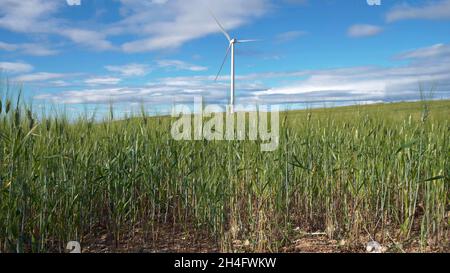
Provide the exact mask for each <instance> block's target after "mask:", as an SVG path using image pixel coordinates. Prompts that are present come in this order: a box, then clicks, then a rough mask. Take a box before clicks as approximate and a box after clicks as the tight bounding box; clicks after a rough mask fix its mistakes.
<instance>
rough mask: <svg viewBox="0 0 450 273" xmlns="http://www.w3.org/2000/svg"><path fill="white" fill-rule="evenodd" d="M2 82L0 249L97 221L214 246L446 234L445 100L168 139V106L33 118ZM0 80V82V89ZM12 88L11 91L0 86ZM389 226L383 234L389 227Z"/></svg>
mask: <svg viewBox="0 0 450 273" xmlns="http://www.w3.org/2000/svg"><path fill="white" fill-rule="evenodd" d="M6 93H8V92H3V95H2V96H0V98H1V102H0V109H1V110H0V250H1V251H3V252H5V251H6V252H45V251H63V249H64V246H65V244H66V243H67V242H68V241H71V240H79V241H81V242H82V243H83V240H84V238H85V237H86V236H87V235H89V234H91V233H93V232H94V231H95V229H96V227H99V226H100V227H102V228H104V229H105V230H106V232H108V233H109V234H111V235H113V237H114V238H115V240H116V241H119V240H120V239H121V238H122V237H123V236H125V235H126V233H127V232H129V231H130V230H132V229H133V228H137V227H140V228H142V229H143V230H144V231H145V232H146V234H147V235H148V236H149V238H152V236H154V235H155V233H157V232H158V228H157V227H158V226H161V224H166V225H167V224H170V225H174V226H178V227H180V228H185V229H186V230H191V231H192V232H195V229H202V230H206V231H207V232H208V233H209V234H210V235H211V238H214V240H216V241H217V242H219V243H220V245H221V249H222V250H223V251H234V246H233V244H232V242H233V240H236V239H246V240H249V242H250V249H251V250H253V251H277V250H280V249H281V247H282V246H283V245H286V244H289V240H290V239H291V238H292V230H293V229H294V228H295V227H300V228H301V229H303V230H311V231H324V232H326V233H327V234H328V236H329V237H330V238H346V239H347V240H350V241H353V242H355V243H357V242H359V240H360V239H361V236H366V235H368V236H371V237H372V238H375V239H377V240H381V241H386V240H391V239H392V240H395V241H397V242H404V241H408V240H411V239H414V240H418V241H419V242H420V243H421V245H422V246H423V247H425V246H428V245H446V244H448V239H449V236H448V235H449V234H448V232H449V219H448V208H449V177H450V174H449V171H450V157H449V155H450V143H449V136H450V132H449V130H450V127H449V126H450V124H449V120H448V116H449V109H450V102H449V101H438V102H430V103H429V104H428V106H427V110H426V111H427V114H426V118H424V115H423V111H422V109H423V108H422V105H423V104H422V103H402V104H392V105H373V106H355V107H344V108H337V109H320V110H311V111H291V112H287V113H284V114H283V115H282V117H281V120H282V121H283V122H282V126H281V129H282V130H281V136H280V137H281V140H280V146H279V149H278V150H277V151H275V152H272V153H267V152H261V151H260V145H259V143H257V142H256V143H255V142H251V141H233V142H229V141H217V142H207V141H196V142H190V141H189V142H183V141H174V140H173V139H172V138H171V136H170V124H171V119H170V118H168V117H148V116H146V115H145V111H143V114H142V116H141V117H135V118H129V119H126V120H122V121H114V120H112V119H107V120H104V121H103V122H95V121H94V120H92V119H90V118H88V117H87V116H85V117H80V118H79V119H77V120H69V119H68V118H67V117H65V116H63V115H54V116H47V117H46V116H41V117H40V118H39V119H38V118H37V117H36V115H35V114H34V113H33V112H32V109H29V108H27V106H26V105H25V104H22V103H21V102H20V98H19V99H17V98H18V97H19V96H16V99H14V100H13V99H12V97H11V96H7V95H5V94H6ZM0 94H1V93H0ZM9 94H11V92H9ZM388 238H389V239H388Z"/></svg>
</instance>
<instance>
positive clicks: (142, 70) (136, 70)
mask: <svg viewBox="0 0 450 273" xmlns="http://www.w3.org/2000/svg"><path fill="white" fill-rule="evenodd" d="M105 69H106V70H108V71H110V72H116V73H119V74H120V75H121V76H124V77H133V76H137V77H141V76H145V75H147V74H148V73H149V72H150V67H149V66H148V65H146V64H137V63H132V64H127V65H107V66H105Z"/></svg>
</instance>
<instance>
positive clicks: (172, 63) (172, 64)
mask: <svg viewBox="0 0 450 273" xmlns="http://www.w3.org/2000/svg"><path fill="white" fill-rule="evenodd" d="M157 63H158V66H159V67H161V68H167V69H175V70H189V71H196V72H198V71H205V70H208V68H207V67H204V66H199V65H193V64H189V63H186V62H183V61H179V60H160V61H157Z"/></svg>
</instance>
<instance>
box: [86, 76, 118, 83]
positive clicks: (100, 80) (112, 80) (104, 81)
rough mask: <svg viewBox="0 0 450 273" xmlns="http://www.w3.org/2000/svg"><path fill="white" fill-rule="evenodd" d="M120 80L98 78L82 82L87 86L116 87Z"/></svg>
mask: <svg viewBox="0 0 450 273" xmlns="http://www.w3.org/2000/svg"><path fill="white" fill-rule="evenodd" d="M121 81H122V79H120V78H114V77H98V78H90V79H87V80H85V81H84V82H85V83H86V84H87V85H116V84H118V83H120V82H121Z"/></svg>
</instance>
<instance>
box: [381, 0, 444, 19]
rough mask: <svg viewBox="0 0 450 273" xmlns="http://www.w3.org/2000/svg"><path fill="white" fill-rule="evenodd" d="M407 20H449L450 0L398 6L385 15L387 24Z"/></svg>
mask: <svg viewBox="0 0 450 273" xmlns="http://www.w3.org/2000/svg"><path fill="white" fill-rule="evenodd" d="M408 19H426V20H439V19H450V0H440V1H428V2H426V3H425V4H423V5H415V6H412V5H409V4H407V3H404V4H401V5H398V6H396V7H394V8H393V9H392V10H390V11H389V12H388V13H387V15H386V21H387V22H394V21H400V20H408Z"/></svg>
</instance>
